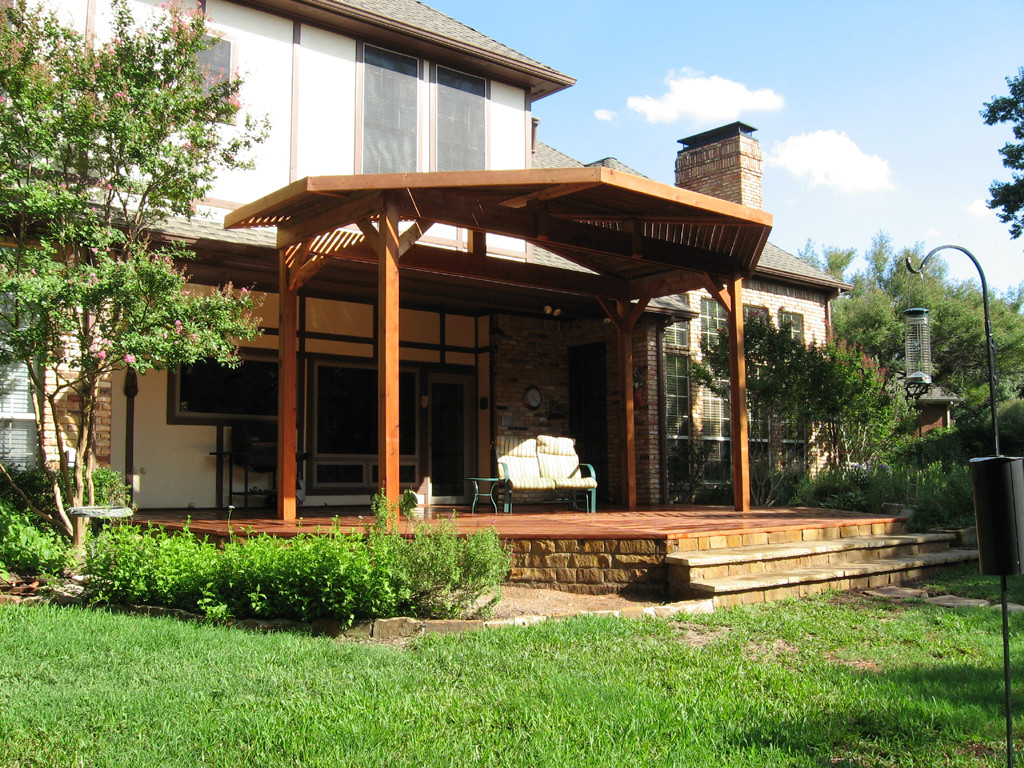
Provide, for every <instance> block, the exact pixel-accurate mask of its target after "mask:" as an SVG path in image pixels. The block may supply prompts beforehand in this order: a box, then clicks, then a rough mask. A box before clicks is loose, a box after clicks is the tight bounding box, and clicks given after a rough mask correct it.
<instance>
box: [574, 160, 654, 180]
mask: <svg viewBox="0 0 1024 768" xmlns="http://www.w3.org/2000/svg"><path fill="white" fill-rule="evenodd" d="M598 165H600V166H602V167H603V168H611V169H612V170H613V171H622V172H623V173H631V174H633V175H634V176H639V177H640V178H641V179H646V178H648V177H647V176H644V175H643V174H642V173H640V171H638V170H635V169H633V168H630V167H629V166H628V165H626V164H625V163H624V162H622V161H621V160H619V159H618V158H617V157H603V158H601V159H600V160H595V161H594V162H592V163H587V167H588V168H594V167H595V166H598Z"/></svg>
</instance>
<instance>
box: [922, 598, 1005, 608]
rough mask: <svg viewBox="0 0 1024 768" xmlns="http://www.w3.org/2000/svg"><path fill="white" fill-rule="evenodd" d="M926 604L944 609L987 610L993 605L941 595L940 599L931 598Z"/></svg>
mask: <svg viewBox="0 0 1024 768" xmlns="http://www.w3.org/2000/svg"><path fill="white" fill-rule="evenodd" d="M925 602H926V603H931V604H932V605H941V606H943V607H944V608H986V607H988V606H989V605H991V603H990V602H989V601H988V600H981V599H978V598H973V597H957V596H956V595H939V596H938V597H929V598H927V599H926V600H925Z"/></svg>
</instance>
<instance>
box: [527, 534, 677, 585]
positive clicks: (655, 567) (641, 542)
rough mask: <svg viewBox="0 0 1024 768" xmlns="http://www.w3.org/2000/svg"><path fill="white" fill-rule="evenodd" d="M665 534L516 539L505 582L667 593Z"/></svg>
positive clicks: (672, 544)
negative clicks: (634, 536)
mask: <svg viewBox="0 0 1024 768" xmlns="http://www.w3.org/2000/svg"><path fill="white" fill-rule="evenodd" d="M675 545H676V542H674V541H666V540H664V539H661V540H658V539H607V540H606V539H517V540H516V541H514V542H513V544H512V557H513V562H512V570H511V571H510V572H509V576H508V580H507V581H508V583H510V584H515V585H518V586H529V587H546V588H549V589H560V590H563V591H565V592H577V593H579V594H585V595H605V594H610V593H614V592H630V593H639V594H650V595H655V596H658V597H662V596H664V595H665V592H666V589H667V586H668V569H667V567H666V565H665V555H666V554H667V553H668V552H670V551H671V552H674V551H676V548H677V547H676V546H675Z"/></svg>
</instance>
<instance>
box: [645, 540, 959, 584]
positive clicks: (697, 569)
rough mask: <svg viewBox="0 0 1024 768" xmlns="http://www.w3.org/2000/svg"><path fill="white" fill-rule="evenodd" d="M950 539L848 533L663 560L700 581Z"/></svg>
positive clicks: (938, 545)
mask: <svg viewBox="0 0 1024 768" xmlns="http://www.w3.org/2000/svg"><path fill="white" fill-rule="evenodd" d="M954 540H955V536H954V535H953V534H949V533H917V534H898V535H866V536H851V537H847V538H843V539H832V540H828V541H802V542H799V543H785V544H761V545H755V546H745V547H733V548H730V549H717V550H706V551H701V552H676V553H671V554H669V555H668V556H667V557H666V560H665V562H666V563H667V564H668V566H669V568H670V570H671V569H673V568H674V567H675V566H682V568H684V569H685V570H686V572H687V573H688V574H689V581H701V580H704V579H719V578H723V577H733V576H743V575H746V574H756V573H766V572H770V571H773V570H791V569H793V568H796V567H812V566H829V565H838V564H840V563H846V562H851V561H859V560H875V559H879V558H881V557H891V556H906V555H920V554H924V553H927V552H942V551H945V550H948V549H949V548H950V545H951V544H952V543H953V542H954Z"/></svg>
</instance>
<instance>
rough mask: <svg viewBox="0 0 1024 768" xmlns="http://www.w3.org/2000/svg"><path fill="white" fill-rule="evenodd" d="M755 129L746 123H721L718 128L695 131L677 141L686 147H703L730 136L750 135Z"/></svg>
mask: <svg viewBox="0 0 1024 768" xmlns="http://www.w3.org/2000/svg"><path fill="white" fill-rule="evenodd" d="M756 130H757V128H755V127H754V126H752V125H747V124H746V123H740V122H736V123H729V125H723V126H721V127H720V128H712V129H711V130H710V131H704V132H703V133H695V134H694V135H693V136H687V137H686V138H685V139H679V143H680V144H682V145H683V146H684V147H686V148H687V149H693V148H695V147H703V146H704V145H706V144H714V143H715V142H716V141H721V140H722V139H728V138H730V137H731V136H742V135H750V134H751V133H753V132H754V131H756Z"/></svg>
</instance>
